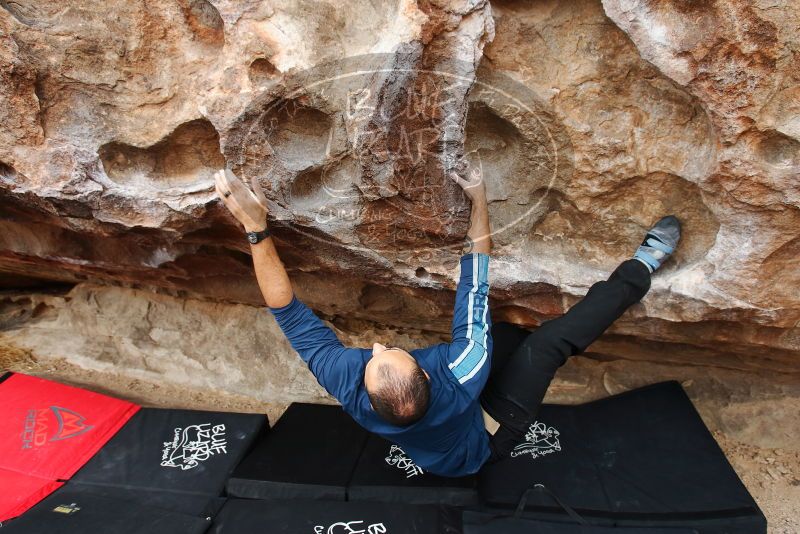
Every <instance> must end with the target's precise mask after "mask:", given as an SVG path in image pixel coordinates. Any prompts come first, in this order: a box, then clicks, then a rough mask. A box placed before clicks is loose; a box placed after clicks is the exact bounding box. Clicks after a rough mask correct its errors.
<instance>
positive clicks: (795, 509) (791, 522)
mask: <svg viewBox="0 0 800 534" xmlns="http://www.w3.org/2000/svg"><path fill="white" fill-rule="evenodd" d="M0 370H10V371H17V372H23V373H28V374H33V375H37V376H41V377H43V378H51V379H54V380H59V381H62V382H65V383H69V384H73V385H77V386H85V387H88V388H90V389H93V390H95V391H99V392H101V393H107V394H111V395H115V396H117V397H121V398H125V399H128V400H131V401H133V402H136V403H139V404H142V405H145V406H159V407H171V408H193V409H199V410H203V409H207V410H216V411H240V412H251V413H266V414H267V416H268V417H269V420H270V422H272V423H274V422H275V421H277V420H278V418H279V417H280V415H281V414H282V413H283V411H284V410H285V409H286V405H285V404H270V403H261V402H258V401H254V400H253V399H251V398H247V397H244V396H237V395H231V394H229V393H224V392H219V391H212V390H205V391H199V390H192V389H188V388H177V387H173V386H170V385H165V384H155V383H149V382H145V381H140V380H130V379H128V378H121V377H120V376H118V375H115V374H113V373H99V372H96V371H87V370H84V369H81V368H78V367H75V366H73V365H70V364H68V363H67V362H65V361H63V360H59V361H48V362H47V363H45V364H40V363H39V362H37V361H35V359H34V358H32V357H31V356H30V354H27V353H25V352H24V351H20V350H18V349H10V348H9V347H8V346H2V345H0ZM95 384H103V387H102V388H98V387H97V386H96V385H95ZM714 437H715V438H716V440H717V442H718V443H719V444H720V446H721V447H722V449H723V450H724V451H725V453H726V454H727V456H728V459H729V461H730V462H731V464H732V465H733V467H734V469H735V470H736V472H737V473H738V474H739V476H740V477H741V479H742V481H743V482H744V484H745V486H747V488H748V489H749V490H750V492H751V493H752V495H753V497H754V498H755V499H756V501H757V502H758V504H759V506H760V507H761V509H762V510H763V512H764V514H765V515H766V516H767V520H768V522H769V534H800V452H798V451H791V450H784V449H765V448H759V447H754V446H751V445H747V444H744V443H740V442H738V441H736V440H733V439H731V438H730V437H729V436H726V435H725V434H723V433H721V432H715V433H714Z"/></svg>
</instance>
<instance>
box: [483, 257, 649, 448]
mask: <svg viewBox="0 0 800 534" xmlns="http://www.w3.org/2000/svg"><path fill="white" fill-rule="evenodd" d="M649 288H650V271H649V270H648V269H647V267H645V265H644V264H643V263H642V262H640V261H638V260H635V259H631V260H627V261H625V262H623V263H622V264H620V266H619V267H617V269H616V270H615V271H614V272H613V273H612V274H611V276H610V277H609V278H608V280H606V281H603V282H597V283H596V284H594V285H593V286H592V287H591V288H590V289H589V292H588V293H587V294H586V296H585V297H584V298H583V299H582V300H581V301H580V302H578V303H577V304H575V305H574V306H573V307H572V308H571V309H570V310H569V311H568V312H567V313H566V314H564V315H563V316H561V317H559V318H557V319H553V320H551V321H547V322H545V323H543V324H542V326H540V327H539V328H538V329H537V330H535V331H534V332H533V333H531V334H528V335H527V336H526V337H525V339H524V340H523V341H522V342H521V343H520V345H519V346H518V347H517V348H516V350H515V351H514V352H513V353H512V354H511V355H510V356H509V358H508V362H507V363H506V364H505V366H504V368H503V369H502V371H500V372H499V373H497V374H496V375H495V376H493V377H491V378H490V381H489V383H488V384H487V388H486V389H485V390H484V394H483V395H482V396H481V404H482V405H483V407H484V409H485V410H486V412H487V413H489V415H491V416H492V417H493V418H494V419H496V420H497V421H499V422H500V423H501V427H500V429H499V430H498V431H497V432H496V433H495V435H494V436H493V437H492V447H493V457H495V456H497V455H503V454H504V453H505V452H507V451H508V450H510V448H511V447H513V446H514V445H516V444H518V443H519V441H520V440H521V439H522V436H523V435H524V434H525V431H526V429H527V426H528V425H529V424H531V423H532V422H533V419H534V418H535V417H536V414H537V412H538V410H539V406H540V405H541V403H542V399H544V396H545V393H546V392H547V388H548V387H549V386H550V382H551V381H552V380H553V377H554V376H555V373H556V371H557V370H558V368H559V367H561V366H562V365H563V364H564V363H565V362H566V360H567V358H568V357H570V356H574V355H576V354H580V353H581V352H583V351H584V350H585V349H586V347H588V346H589V345H590V344H591V343H592V342H593V341H594V340H595V339H597V338H598V337H600V335H601V334H602V333H603V332H605V331H606V329H608V327H609V326H611V324H612V323H613V322H614V321H615V320H616V319H617V318H618V317H619V316H620V315H622V314H623V313H624V312H625V310H627V309H628V308H629V307H630V306H631V305H633V304H635V303H636V302H638V301H639V300H641V298H642V297H644V295H645V294H646V293H647V291H648V289H649Z"/></svg>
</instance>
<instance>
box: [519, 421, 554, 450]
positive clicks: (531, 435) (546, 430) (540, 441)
mask: <svg viewBox="0 0 800 534" xmlns="http://www.w3.org/2000/svg"><path fill="white" fill-rule="evenodd" d="M559 435H560V434H559V432H558V430H556V429H555V428H553V427H552V426H547V425H546V424H544V423H540V422H539V421H534V423H533V424H532V425H531V426H530V427H529V428H528V433H527V434H525V441H523V442H522V443H520V444H519V445H517V446H516V447H514V450H513V451H511V457H512V458H516V457H517V456H522V455H523V454H530V455H531V458H539V457H540V456H545V455H547V454H552V453H554V452H558V451H560V450H561V442H560V441H559V440H558V436H559Z"/></svg>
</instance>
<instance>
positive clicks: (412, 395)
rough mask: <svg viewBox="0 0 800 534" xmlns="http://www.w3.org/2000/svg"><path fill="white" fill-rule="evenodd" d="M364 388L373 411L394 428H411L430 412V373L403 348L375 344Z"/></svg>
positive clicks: (366, 371) (366, 372)
mask: <svg viewBox="0 0 800 534" xmlns="http://www.w3.org/2000/svg"><path fill="white" fill-rule="evenodd" d="M364 385H365V386H366V388H367V394H368V395H369V400H370V403H371V404H372V408H373V409H374V410H375V411H376V412H377V413H378V415H380V416H381V417H383V418H384V419H385V420H386V421H388V422H390V423H392V424H394V425H397V426H408V425H411V424H412V423H415V422H417V421H419V420H420V419H422V417H423V416H424V415H425V412H426V411H427V410H428V403H429V402H430V398H431V385H430V378H429V377H428V373H426V372H425V371H424V370H423V369H422V367H420V366H419V364H418V363H417V360H415V359H414V357H413V356H411V355H410V354H409V353H407V352H406V351H404V350H402V349H398V348H388V349H387V348H386V347H384V346H383V345H381V344H380V343H375V345H373V347H372V358H370V360H369V361H368V362H367V367H366V369H365V370H364Z"/></svg>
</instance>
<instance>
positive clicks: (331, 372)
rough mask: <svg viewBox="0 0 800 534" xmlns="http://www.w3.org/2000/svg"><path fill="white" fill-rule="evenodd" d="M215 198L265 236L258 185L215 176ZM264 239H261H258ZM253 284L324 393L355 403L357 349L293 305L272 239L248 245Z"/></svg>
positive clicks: (358, 379) (298, 304)
mask: <svg viewBox="0 0 800 534" xmlns="http://www.w3.org/2000/svg"><path fill="white" fill-rule="evenodd" d="M214 178H215V181H216V187H217V194H218V195H219V198H220V200H222V202H223V203H224V204H225V206H226V207H227V208H228V209H229V210H230V212H231V213H232V214H233V216H234V217H236V219H237V220H238V221H239V222H240V223H241V224H242V226H244V229H245V231H246V232H265V231H266V230H267V212H268V209H267V199H266V197H265V196H264V193H263V191H262V190H261V187H260V186H259V184H258V182H256V181H255V180H254V181H253V190H252V191H251V190H250V189H248V187H247V186H246V185H244V183H242V181H241V180H239V179H238V178H237V177H236V176H235V175H234V174H233V173H232V172H230V171H228V170H226V171H219V172H218V173H217V174H216V175H215V176H214ZM262 235H263V234H262ZM251 251H252V254H253V267H254V268H255V272H256V279H257V280H258V285H259V287H260V288H261V293H262V294H263V296H264V301H265V302H266V304H267V306H268V307H269V309H270V311H271V312H272V314H273V315H274V316H275V320H276V321H277V322H278V326H280V327H281V330H283V333H284V334H285V335H286V337H287V339H288V340H289V342H290V343H291V344H292V348H293V349H294V350H296V351H297V353H298V354H299V355H300V357H301V358H302V359H303V361H305V362H306V364H308V368H309V369H310V370H311V372H312V373H313V374H314V376H315V377H316V378H317V381H318V382H319V383H320V385H321V386H322V387H324V388H325V390H326V391H327V392H328V393H330V394H331V395H333V396H334V397H335V398H336V399H337V400H338V401H339V402H341V403H342V405H344V406H347V405H348V404H350V403H351V402H352V401H353V400H354V393H355V391H356V390H357V389H358V384H360V383H361V381H362V377H361V375H360V374H359V370H360V369H361V368H362V363H363V357H362V350H361V349H353V348H347V347H345V346H343V345H342V343H341V342H340V341H339V339H338V338H337V337H336V334H335V333H334V332H333V331H332V330H331V329H330V328H328V327H327V326H326V325H325V324H324V323H323V322H322V321H321V320H320V319H319V318H318V317H317V316H316V315H315V314H314V312H313V311H311V309H310V308H308V306H306V305H305V304H303V303H302V302H301V301H299V300H298V299H297V297H295V295H294V291H293V290H292V285H291V283H290V282H289V276H288V274H287V273H286V269H285V268H284V266H283V263H282V262H281V259H280V257H278V251H277V249H276V248H275V243H274V242H273V241H272V237H270V236H269V235H267V236H266V237H263V238H262V239H261V241H259V242H258V243H254V244H251Z"/></svg>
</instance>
